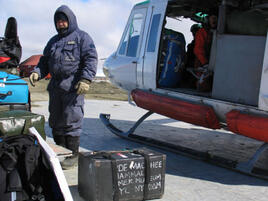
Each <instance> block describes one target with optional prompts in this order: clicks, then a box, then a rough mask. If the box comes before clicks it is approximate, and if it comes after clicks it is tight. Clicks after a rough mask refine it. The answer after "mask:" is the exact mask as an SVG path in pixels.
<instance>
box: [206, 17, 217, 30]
mask: <svg viewBox="0 0 268 201" xmlns="http://www.w3.org/2000/svg"><path fill="white" fill-rule="evenodd" d="M208 20H209V26H210V27H211V28H212V29H215V28H216V27H217V24H218V18H217V16H216V15H211V16H209V18H208Z"/></svg>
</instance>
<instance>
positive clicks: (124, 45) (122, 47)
mask: <svg viewBox="0 0 268 201" xmlns="http://www.w3.org/2000/svg"><path fill="white" fill-rule="evenodd" d="M128 32H129V28H128V30H127V34H126V35H125V38H124V40H123V42H122V44H121V47H120V49H119V52H118V53H119V54H120V55H125V54H126V47H127V40H128Z"/></svg>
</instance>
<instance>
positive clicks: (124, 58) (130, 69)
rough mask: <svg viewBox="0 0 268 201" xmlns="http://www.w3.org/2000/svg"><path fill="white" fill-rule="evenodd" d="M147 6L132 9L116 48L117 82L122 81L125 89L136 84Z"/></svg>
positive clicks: (133, 87)
mask: <svg viewBox="0 0 268 201" xmlns="http://www.w3.org/2000/svg"><path fill="white" fill-rule="evenodd" d="M146 10H147V8H137V9H134V10H133V11H132V13H131V15H130V18H129V20H128V24H127V26H126V29H125V32H124V34H123V37H122V40H121V43H120V45H119V48H118V52H117V56H118V59H117V61H118V63H117V65H118V66H119V68H118V72H117V74H119V73H120V75H118V76H117V77H118V80H117V81H118V83H124V88H125V89H127V90H130V91H131V90H132V89H135V88H136V86H137V65H138V64H139V63H140V61H139V59H140V46H141V41H142V36H143V27H144V19H145V16H146Z"/></svg>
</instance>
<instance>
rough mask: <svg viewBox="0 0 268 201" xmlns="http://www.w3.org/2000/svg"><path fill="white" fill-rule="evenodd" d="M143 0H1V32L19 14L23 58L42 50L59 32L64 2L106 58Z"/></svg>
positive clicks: (1, 34)
mask: <svg viewBox="0 0 268 201" xmlns="http://www.w3.org/2000/svg"><path fill="white" fill-rule="evenodd" d="M142 1H143V0H8V1H7V0H0V5H1V6H0V30H1V31H0V36H4V32H5V26H6V22H7V19H8V18H9V17H11V16H13V17H15V18H16V19H17V22H18V34H19V39H20V42H21V45H22V59H21V61H23V60H25V59H27V58H28V57H30V56H31V55H34V54H42V52H43V49H44V47H45V45H46V43H47V42H48V40H49V39H50V38H51V37H52V36H53V35H55V34H56V29H55V26H54V21H53V16H54V13H55V10H56V9H57V8H58V7H59V6H61V5H63V4H64V5H67V6H69V7H70V8H71V9H72V10H73V12H74V13H75V15H76V17H77V21H78V26H79V28H80V29H82V30H84V31H86V32H88V33H89V35H90V36H91V37H92V38H93V40H94V42H95V45H96V48H97V51H98V55H99V58H106V57H107V56H109V55H110V54H111V53H112V52H113V51H114V50H115V49H116V48H117V45H118V43H119V41H120V38H121V35H122V33H123V30H124V27H125V25H126V22H127V19H128V16H129V14H130V11H131V9H132V7H133V6H134V4H136V3H138V2H142Z"/></svg>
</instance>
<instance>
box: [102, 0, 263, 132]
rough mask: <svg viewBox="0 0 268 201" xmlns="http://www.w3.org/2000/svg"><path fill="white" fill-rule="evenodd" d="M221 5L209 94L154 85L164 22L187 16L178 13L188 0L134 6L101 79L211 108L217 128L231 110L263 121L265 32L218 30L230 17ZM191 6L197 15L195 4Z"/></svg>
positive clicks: (224, 5)
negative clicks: (217, 123)
mask: <svg viewBox="0 0 268 201" xmlns="http://www.w3.org/2000/svg"><path fill="white" fill-rule="evenodd" d="M196 2H197V1H196ZM203 2H204V1H203ZM211 2H213V1H212V0H211ZM215 2H216V1H215ZM223 2H224V3H222V5H220V7H219V21H218V29H217V31H215V32H214V33H213V42H212V46H211V54H210V62H209V69H211V70H212V71H213V73H214V75H213V87H212V90H211V92H209V93H206V94H202V93H196V92H195V91H193V90H185V89H182V88H180V87H178V88H176V89H174V88H168V87H159V85H158V79H159V69H160V64H159V60H160V59H159V58H160V54H161V51H162V49H161V41H162V37H163V29H164V26H165V22H166V18H167V16H171V17H173V18H178V17H181V16H184V17H188V18H191V16H190V14H189V12H190V11H185V12H184V10H183V9H184V6H185V8H186V7H187V6H190V5H188V4H187V1H174V0H173V1H168V0H150V1H145V2H142V3H140V4H137V5H135V6H134V8H133V9H132V12H131V14H130V17H129V19H128V22H127V25H126V28H125V31H124V33H123V36H122V39H121V41H120V44H119V46H118V49H117V51H116V52H115V53H113V55H111V56H110V57H109V58H108V59H107V60H106V61H105V64H104V73H105V75H106V76H107V77H108V78H109V79H110V81H111V82H112V83H113V84H115V85H117V86H119V87H121V88H123V89H125V90H127V91H128V92H129V93H132V92H133V90H135V89H136V90H137V89H138V90H142V91H144V92H148V93H152V94H156V95H157V96H160V97H166V98H174V99H178V100H180V101H184V102H189V103H192V104H199V105H205V106H209V107H212V108H213V110H214V111H215V114H216V116H217V118H218V120H219V122H220V123H221V124H222V125H226V122H227V120H226V114H228V113H229V112H231V111H233V110H236V111H239V112H241V113H245V114H247V115H253V116H256V118H258V117H263V118H264V120H266V119H265V118H268V70H267V69H268V42H267V32H266V33H265V34H264V35H263V34H256V35H254V34H247V33H246V34H245V33H241V34H237V33H230V32H229V33H226V30H225V28H222V27H226V25H225V24H226V23H227V22H226V21H228V20H227V19H229V18H228V17H226V13H225V12H224V11H225V9H226V6H227V5H226V4H225V1H223ZM200 4H202V3H200ZM203 4H204V5H205V4H206V3H203ZM196 5H197V3H196ZM230 5H231V4H230ZM192 6H193V7H192V9H196V10H197V11H198V9H199V8H197V6H195V4H194V3H193V5H192ZM231 6H234V5H231ZM257 6H260V7H261V6H265V5H257ZM257 6H256V7H257ZM266 6H267V5H266ZM201 7H202V5H201ZM258 8H259V7H258ZM261 8H262V7H261ZM200 9H201V8H200ZM251 9H253V10H254V9H255V8H251ZM178 23H180V21H178ZM223 23H225V24H224V25H222V24H223ZM230 29H231V28H230ZM134 101H135V99H134ZM138 106H139V105H138ZM145 109H147V108H145ZM197 112H198V111H197ZM267 133H268V130H267Z"/></svg>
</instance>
